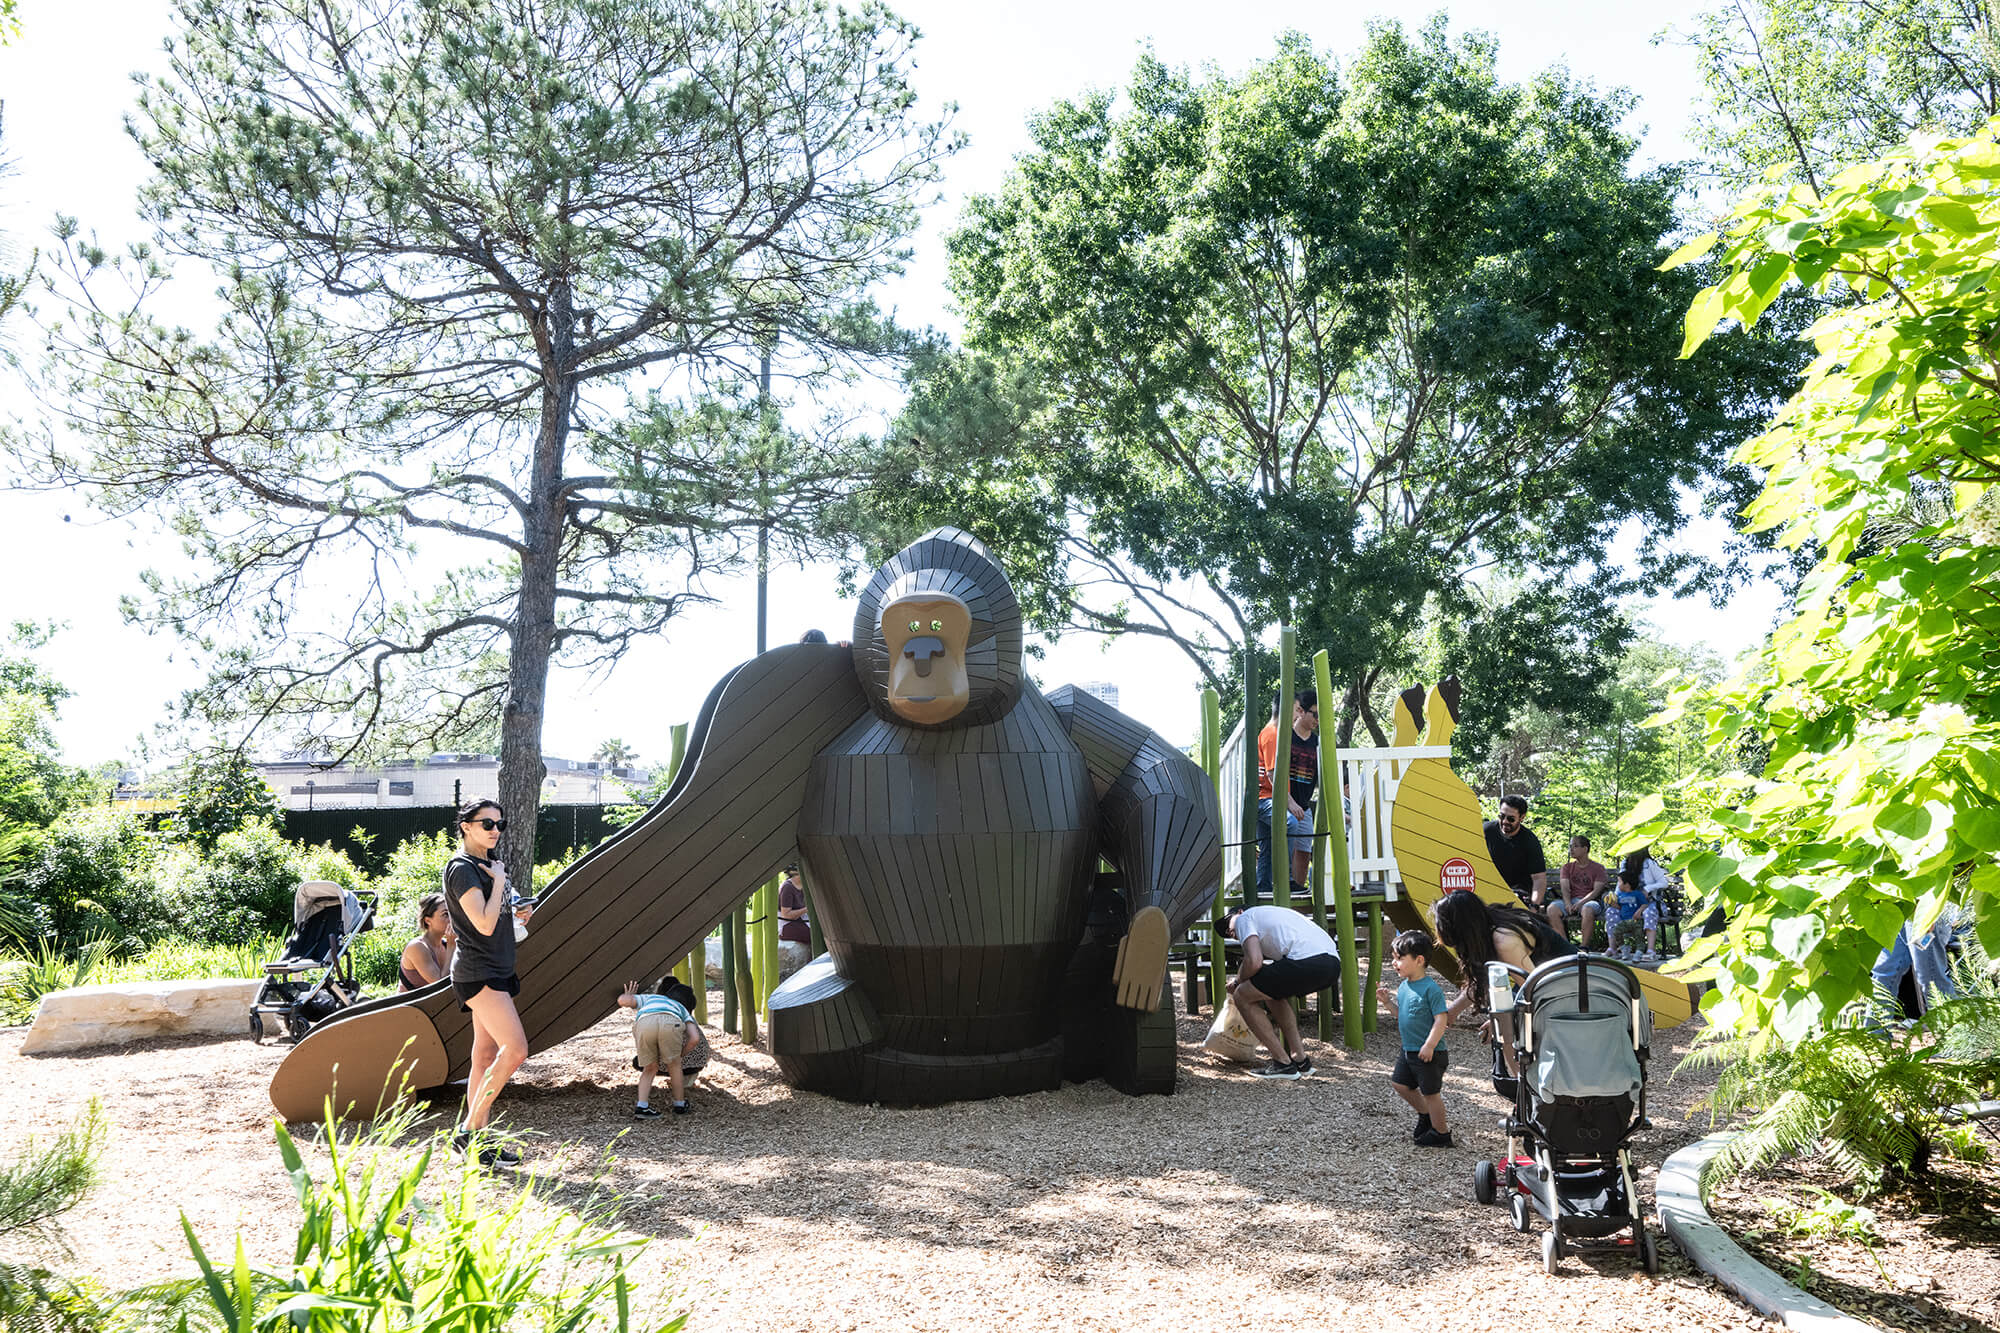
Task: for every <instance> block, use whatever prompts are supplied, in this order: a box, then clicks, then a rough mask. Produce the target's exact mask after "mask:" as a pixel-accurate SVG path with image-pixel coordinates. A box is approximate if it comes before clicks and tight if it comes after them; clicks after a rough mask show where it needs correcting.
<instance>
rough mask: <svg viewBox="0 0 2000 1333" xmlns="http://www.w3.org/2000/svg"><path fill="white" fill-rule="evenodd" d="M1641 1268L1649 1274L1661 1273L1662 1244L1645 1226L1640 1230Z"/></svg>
mask: <svg viewBox="0 0 2000 1333" xmlns="http://www.w3.org/2000/svg"><path fill="white" fill-rule="evenodd" d="M1639 1266H1640V1267H1641V1268H1644V1269H1645V1270H1646V1271H1647V1272H1648V1273H1657V1272H1659V1271H1660V1243H1659V1242H1658V1241H1656V1240H1654V1239H1653V1233H1652V1232H1650V1231H1648V1230H1646V1228H1645V1226H1644V1225H1641V1226H1640V1228H1639Z"/></svg>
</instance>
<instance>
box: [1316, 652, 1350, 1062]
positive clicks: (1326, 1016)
mask: <svg viewBox="0 0 2000 1333" xmlns="http://www.w3.org/2000/svg"><path fill="white" fill-rule="evenodd" d="M1331 684H1332V682H1331V680H1330V679H1329V677H1328V675H1327V656H1326V649H1324V648H1322V649H1320V650H1319V651H1318V652H1316V653H1314V654H1313V688H1314V689H1315V690H1317V691H1318V692H1319V700H1320V708H1321V710H1322V711H1324V709H1325V707H1326V699H1327V695H1328V694H1329V692H1330V690H1329V686H1330V685H1331ZM1329 755H1331V756H1332V757H1333V786H1334V789H1335V790H1334V795H1333V797H1332V798H1329V797H1328V795H1327V780H1326V775H1327V763H1326V761H1327V757H1328V756H1329ZM1339 787H1340V754H1339V752H1338V751H1337V750H1335V749H1334V748H1333V747H1332V746H1331V745H1328V744H1327V743H1326V729H1325V728H1324V727H1322V728H1321V729H1320V733H1319V801H1318V803H1317V804H1316V805H1315V806H1314V807H1313V859H1312V905H1313V920H1314V921H1315V922H1316V923H1317V924H1318V925H1319V928H1320V929H1321V930H1325V931H1327V933H1328V934H1329V935H1333V937H1334V939H1335V940H1336V941H1337V940H1339V939H1340V936H1339V935H1334V933H1333V932H1332V931H1331V930H1328V929H1327V917H1326V872H1327V855H1328V851H1329V849H1328V847H1327V843H1328V841H1329V840H1330V838H1331V835H1332V833H1333V816H1332V814H1331V813H1330V812H1331V811H1332V810H1333V809H1334V807H1335V806H1336V805H1337V803H1338V798H1339ZM1342 822H1343V823H1345V822H1346V821H1345V820H1343V821H1342ZM1348 933H1349V934H1352V933H1353V928H1352V927H1349V928H1348ZM1345 962H1346V960H1345V959H1343V960H1342V963H1343V966H1342V967H1341V973H1342V976H1343V978H1344V977H1345V975H1346V973H1347V972H1348V971H1349V970H1350V969H1349V968H1347V967H1346V966H1345ZM1346 999H1347V987H1346V986H1345V985H1344V984H1343V985H1342V986H1341V988H1340V1003H1341V1011H1342V1012H1343V1013H1345V1012H1346V1011H1347V1010H1348V1009H1349V1008H1351V1006H1350V1005H1348V1004H1347V1003H1346ZM1334 1000H1335V997H1334V993H1333V991H1331V990H1323V991H1321V992H1320V993H1319V1039H1320V1040H1321V1041H1332V1040H1333V1006H1334Z"/></svg>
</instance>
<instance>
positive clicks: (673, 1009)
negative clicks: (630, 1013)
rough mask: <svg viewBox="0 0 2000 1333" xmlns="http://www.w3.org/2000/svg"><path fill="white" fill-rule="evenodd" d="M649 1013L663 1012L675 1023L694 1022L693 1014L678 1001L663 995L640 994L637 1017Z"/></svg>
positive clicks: (643, 1016) (642, 1016) (645, 1015)
mask: <svg viewBox="0 0 2000 1333" xmlns="http://www.w3.org/2000/svg"><path fill="white" fill-rule="evenodd" d="M651 1014H664V1015H665V1016H666V1017H668V1018H671V1019H673V1020H674V1021H675V1022H676V1023H692V1022H694V1015H693V1014H691V1013H689V1012H688V1011H687V1009H686V1007H685V1006H683V1005H682V1004H680V1003H679V1002H678V1001H676V1000H672V999H669V998H668V997H667V996H665V995H641V996H640V997H639V1013H638V1017H640V1018H645V1017H647V1016H648V1015H651Z"/></svg>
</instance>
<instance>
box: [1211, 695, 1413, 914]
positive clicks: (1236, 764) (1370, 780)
mask: <svg viewBox="0 0 2000 1333" xmlns="http://www.w3.org/2000/svg"><path fill="white" fill-rule="evenodd" d="M1321 753H1322V754H1324V753H1325V751H1324V749H1323V748H1322V751H1321ZM1334 754H1335V756H1336V758H1337V760H1338V762H1339V769H1340V772H1339V780H1340V782H1341V783H1343V784H1344V786H1345V791H1346V794H1347V799H1348V804H1349V806H1350V807H1351V809H1350V813H1349V817H1348V822H1347V872H1348V878H1349V880H1350V881H1351V882H1352V883H1354V884H1355V885H1356V886H1360V885H1363V884H1379V885H1382V886H1384V887H1385V888H1386V889H1387V890H1388V895H1389V897H1390V898H1392V899H1393V898H1398V897H1400V896H1401V895H1402V887H1403V882H1402V876H1401V875H1400V874H1399V873H1398V872H1397V869H1396V846H1395V840H1394V837H1393V835H1392V834H1391V832H1390V825H1391V822H1392V820H1393V817H1394V814H1395V809H1396V788H1397V786H1398V785H1400V783H1401V781H1402V777H1403V771H1404V766H1405V765H1407V764H1409V763H1410V762H1411V761H1413V760H1417V759H1445V760H1449V759H1450V758H1451V747H1450V746H1449V745H1401V746H1378V747H1372V748H1357V749H1347V750H1339V749H1336V750H1335V751H1334ZM1244 757H1245V751H1244V746H1243V724H1242V723H1241V722H1239V723H1237V724H1236V729H1235V730H1234V731H1232V732H1230V733H1229V736H1228V738H1227V739H1226V740H1224V741H1223V743H1222V780H1221V791H1220V793H1219V796H1220V800H1219V804H1220V805H1221V807H1222V874H1223V878H1224V880H1225V881H1226V882H1227V883H1228V884H1229V886H1230V887H1231V888H1232V889H1233V890H1234V891H1235V892H1236V893H1238V894H1241V893H1242V892H1243V881H1244V877H1245V874H1246V872H1248V871H1254V870H1255V869H1256V865H1257V849H1256V844H1255V842H1254V841H1253V838H1254V835H1255V829H1254V828H1253V829H1252V830H1251V832H1250V833H1249V834H1246V833H1245V832H1244V831H1243V781H1244V772H1243V764H1244ZM1327 776H1328V775H1327V774H1326V772H1325V769H1324V766H1323V765H1322V769H1321V774H1320V779H1321V780H1320V799H1322V800H1329V799H1332V798H1333V796H1334V793H1335V791H1336V787H1335V785H1334V784H1333V783H1330V782H1328V781H1327ZM1246 842H1248V843H1249V844H1250V845H1249V846H1244V845H1243V844H1245V843H1246ZM1280 864H1281V865H1282V864H1283V862H1282V860H1281V862H1280ZM1276 873H1281V872H1279V871H1277V870H1276V869H1275V868H1274V878H1275V874H1276Z"/></svg>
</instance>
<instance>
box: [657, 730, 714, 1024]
mask: <svg viewBox="0 0 2000 1333" xmlns="http://www.w3.org/2000/svg"><path fill="white" fill-rule="evenodd" d="M667 738H668V739H667V785H668V786H670V787H671V786H672V785H673V782H674V779H675V778H677V777H679V776H680V775H681V763H682V761H684V760H685V759H686V758H687V742H688V724H687V723H685V722H676V723H674V724H673V726H671V727H669V728H667ZM674 971H675V973H676V974H677V975H678V976H679V977H680V979H681V980H682V981H685V982H687V984H688V985H690V986H692V987H694V1021H695V1022H697V1023H701V1024H703V1025H706V1024H707V1022H708V948H707V941H706V940H700V941H697V942H696V943H695V946H694V949H693V951H692V952H690V953H689V954H688V956H687V957H686V958H683V959H682V960H681V965H680V966H679V967H677V968H675V969H674Z"/></svg>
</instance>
